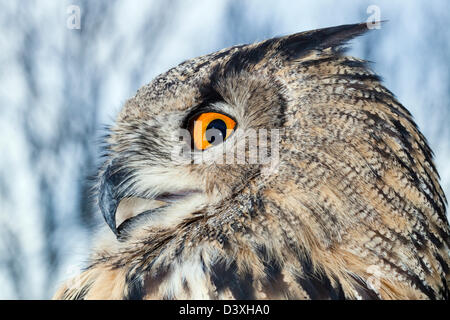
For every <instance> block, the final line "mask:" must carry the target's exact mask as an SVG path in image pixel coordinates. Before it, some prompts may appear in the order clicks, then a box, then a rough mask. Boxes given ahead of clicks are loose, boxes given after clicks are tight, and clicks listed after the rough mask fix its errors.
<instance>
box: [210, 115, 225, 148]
mask: <svg viewBox="0 0 450 320" xmlns="http://www.w3.org/2000/svg"><path fill="white" fill-rule="evenodd" d="M212 129H214V130H212ZM226 136H227V124H226V123H225V121H223V120H220V119H216V120H213V121H211V122H210V123H209V124H208V126H207V127H206V140H207V141H208V142H209V143H211V144H219V143H221V142H223V140H225V137H226Z"/></svg>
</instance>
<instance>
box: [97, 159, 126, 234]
mask: <svg viewBox="0 0 450 320" xmlns="http://www.w3.org/2000/svg"><path fill="white" fill-rule="evenodd" d="M123 176H124V174H123V173H121V171H117V172H114V171H113V169H112V166H111V165H109V166H108V167H107V168H106V170H105V172H104V173H103V175H102V177H101V178H100V181H101V182H100V190H99V195H98V204H99V207H100V210H101V212H102V214H103V218H105V221H106V223H107V224H108V226H109V227H110V228H111V230H112V231H113V232H114V234H115V235H116V236H118V235H119V232H118V230H117V227H116V211H117V207H118V206H119V203H120V200H122V197H121V196H120V195H119V192H118V190H117V189H118V185H119V184H120V183H121V181H122V177H123Z"/></svg>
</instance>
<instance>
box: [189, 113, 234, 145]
mask: <svg viewBox="0 0 450 320" xmlns="http://www.w3.org/2000/svg"><path fill="white" fill-rule="evenodd" d="M235 127H236V121H234V120H233V119H231V118H230V117H228V116H226V115H224V114H222V113H217V112H205V113H202V114H200V115H198V116H197V117H195V118H194V120H193V125H192V137H193V142H194V146H195V148H196V149H197V150H206V149H208V148H209V147H211V146H213V145H218V144H220V143H222V142H224V141H225V140H226V139H227V138H228V137H229V136H230V135H231V134H232V133H233V131H234V129H235Z"/></svg>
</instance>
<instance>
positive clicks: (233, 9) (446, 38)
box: [0, 0, 450, 299]
mask: <svg viewBox="0 0 450 320" xmlns="http://www.w3.org/2000/svg"><path fill="white" fill-rule="evenodd" d="M70 5H76V6H78V7H79V8H80V10H81V29H79V30H78V29H69V28H67V20H68V19H69V16H70V13H68V12H67V10H68V8H69V6H70ZM370 5H376V6H378V7H379V9H380V13H381V19H383V20H389V22H388V23H386V24H385V25H383V26H382V29H381V30H375V31H372V32H371V33H370V34H369V35H366V36H364V37H362V38H358V39H357V40H355V41H353V47H352V49H351V51H350V53H351V54H353V55H356V56H358V57H362V58H365V59H367V60H370V61H373V62H375V63H374V64H373V66H372V67H373V69H375V71H377V72H378V73H379V74H380V75H381V76H382V77H383V78H384V80H385V84H386V86H387V87H388V88H389V89H390V90H391V91H393V92H394V93H395V94H396V95H397V97H398V98H399V100H400V101H401V102H402V103H403V104H404V105H405V106H406V107H407V108H408V109H409V110H410V111H411V112H412V114H413V115H414V116H415V118H416V121H417V123H418V125H419V127H420V128H421V130H422V132H423V133H424V134H425V136H426V137H427V138H428V140H429V142H430V144H431V147H432V148H433V150H434V151H435V154H436V162H437V166H438V169H439V172H440V174H441V178H442V185H443V187H444V189H445V192H446V194H447V195H450V193H449V191H450V165H449V163H448V161H449V159H450V139H449V138H450V126H449V122H450V72H449V71H450V70H449V68H450V63H449V62H450V28H449V23H450V1H447V0H440V1H439V0H429V1H425V0H423V1H420V0H417V1H413V0H408V1H406V0H402V1H398V0H397V1H392V0H391V1H374V0H370V1H361V0H359V1H350V0H347V1H327V0H323V1H299V0H295V1H294V0H291V1H287V0H286V1H285V0H276V1H270V0H266V1H262V0H250V1H245V0H242V1H231V0H229V1H225V0H195V1H194V0H170V1H167V0H153V1H137V0H134V1H130V0H129V1H125V0H122V1H106V0H105V1H87V0H86V1H81V0H78V1H76V0H73V1H55V0H48V1H44V0H40V1H11V0H0V130H1V134H0V299H47V298H50V297H51V296H52V293H53V292H54V290H55V288H56V286H57V285H58V284H59V283H60V282H61V281H62V279H65V278H67V277H69V276H70V275H74V274H75V273H76V272H77V271H78V270H79V269H80V268H81V267H83V265H84V261H85V258H86V254H87V252H88V248H89V246H90V241H91V237H92V233H93V232H94V231H95V228H96V226H97V225H98V224H99V223H102V220H101V218H100V215H99V214H98V212H97V211H96V208H95V207H94V206H93V204H92V199H91V198H90V197H89V186H90V180H89V177H92V176H93V175H94V174H95V170H96V169H95V168H96V166H97V165H98V159H99V149H98V146H99V139H100V137H101V135H102V134H103V133H104V132H103V131H102V130H103V129H102V128H104V126H105V125H108V124H110V123H111V122H112V120H113V119H114V117H115V115H116V114H117V112H118V110H119V109H120V107H121V105H122V104H123V103H124V101H125V100H126V99H127V98H128V97H130V96H132V95H134V93H135V92H136V90H137V89H138V88H139V87H140V86H142V85H143V84H146V83H148V82H150V81H151V79H152V78H154V77H155V76H156V75H158V74H159V73H161V72H164V71H165V70H167V69H168V68H170V67H173V66H175V65H177V64H178V63H180V62H182V61H184V60H186V59H188V58H192V57H195V56H198V55H202V54H206V53H210V52H213V51H216V50H218V49H221V48H224V47H228V46H231V45H235V44H241V43H250V42H254V41H257V40H263V39H265V38H269V37H273V36H278V35H285V34H289V33H295V32H299V31H305V30H309V29H315V28H319V27H327V26H334V25H339V24H348V23H355V22H364V21H366V20H367V19H368V17H369V16H370V14H371V13H367V8H368V7H369V6H370Z"/></svg>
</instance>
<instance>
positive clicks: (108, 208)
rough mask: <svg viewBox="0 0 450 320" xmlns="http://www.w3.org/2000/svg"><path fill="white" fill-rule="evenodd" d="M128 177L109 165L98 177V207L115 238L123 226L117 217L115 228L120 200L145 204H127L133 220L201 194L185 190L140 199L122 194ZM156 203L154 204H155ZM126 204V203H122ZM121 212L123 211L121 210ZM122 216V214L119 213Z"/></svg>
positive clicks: (128, 175)
mask: <svg viewBox="0 0 450 320" xmlns="http://www.w3.org/2000/svg"><path fill="white" fill-rule="evenodd" d="M129 177H130V174H129V171H128V170H127V169H124V168H120V169H118V167H117V166H115V165H114V163H113V164H110V165H108V166H107V167H106V170H105V171H104V172H103V175H102V176H101V177H100V186H99V193H98V205H99V207H100V210H101V212H102V214H103V218H104V219H105V221H106V223H107V224H108V226H109V228H110V229H111V230H112V232H114V234H115V235H116V237H117V238H119V237H120V235H121V230H122V229H123V228H122V226H123V225H125V223H124V222H126V221H123V219H122V218H123V217H121V216H120V217H119V220H122V222H121V224H120V226H119V227H117V223H116V221H117V219H116V215H117V210H118V208H119V205H120V203H121V201H122V200H126V199H128V200H132V199H134V201H135V202H136V199H141V202H142V200H143V202H144V203H145V202H147V203H146V204H145V205H142V203H141V204H139V203H137V204H136V203H135V206H131V205H129V204H128V207H129V208H130V207H131V210H132V211H134V212H132V213H131V214H130V215H129V216H131V217H129V219H127V220H131V219H134V217H137V216H139V215H140V214H143V213H150V212H152V211H153V210H156V209H158V208H161V207H163V206H164V205H168V204H170V203H174V202H178V201H180V200H182V199H185V198H187V197H190V196H192V195H194V194H198V193H201V190H198V189H185V190H178V191H175V192H163V193H160V194H157V195H155V196H153V197H151V198H148V197H141V196H139V195H134V196H130V195H127V194H126V192H124V191H123V190H122V189H123V184H124V182H126V180H127V179H128V178H129ZM155 201H156V203H155ZM124 203H126V201H125V202H124ZM122 211H123V210H122ZM120 214H121V215H123V212H121V213H120Z"/></svg>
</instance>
